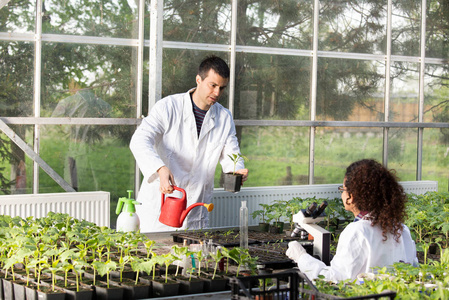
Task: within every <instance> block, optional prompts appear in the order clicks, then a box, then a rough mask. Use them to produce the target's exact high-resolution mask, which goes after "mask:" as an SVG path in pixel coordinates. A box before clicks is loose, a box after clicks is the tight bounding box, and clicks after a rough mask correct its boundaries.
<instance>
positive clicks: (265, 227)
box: [259, 222, 270, 232]
mask: <svg viewBox="0 0 449 300" xmlns="http://www.w3.org/2000/svg"><path fill="white" fill-rule="evenodd" d="M269 228H270V224H269V223H264V222H260V223H259V230H260V231H262V232H268V229H269Z"/></svg>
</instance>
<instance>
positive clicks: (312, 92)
mask: <svg viewBox="0 0 449 300" xmlns="http://www.w3.org/2000/svg"><path fill="white" fill-rule="evenodd" d="M319 13H320V1H319V0H315V1H314V3H313V44H312V71H311V76H312V78H311V81H310V120H311V121H315V120H316V94H317V85H318V83H317V80H318V79H317V74H318V24H319V22H318V20H319ZM315 133H316V127H314V126H312V127H310V130H309V184H313V183H314V174H315Z"/></svg>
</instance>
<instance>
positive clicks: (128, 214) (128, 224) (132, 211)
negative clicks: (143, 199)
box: [115, 190, 141, 232]
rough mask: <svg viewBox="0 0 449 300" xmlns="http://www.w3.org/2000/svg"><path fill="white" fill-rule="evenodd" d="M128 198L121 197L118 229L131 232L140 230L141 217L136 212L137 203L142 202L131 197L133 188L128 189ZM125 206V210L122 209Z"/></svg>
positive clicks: (117, 211)
mask: <svg viewBox="0 0 449 300" xmlns="http://www.w3.org/2000/svg"><path fill="white" fill-rule="evenodd" d="M127 192H128V198H125V197H122V198H119V200H118V204H117V209H116V210H115V213H116V214H120V215H119V216H118V218H117V231H122V232H130V231H138V230H139V228H140V219H139V216H138V215H137V214H136V207H135V205H136V204H141V203H140V202H137V201H135V200H134V199H131V193H132V192H133V191H132V190H128V191H127ZM122 207H123V211H122Z"/></svg>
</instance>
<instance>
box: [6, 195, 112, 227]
mask: <svg viewBox="0 0 449 300" xmlns="http://www.w3.org/2000/svg"><path fill="white" fill-rule="evenodd" d="M109 207H110V199H109V192H78V193H52V194H20V195H2V196H0V214H1V215H10V216H12V217H16V216H19V217H22V218H27V217H30V216H33V217H35V218H40V217H45V216H47V214H48V213H49V212H55V213H66V214H68V215H70V216H71V217H73V218H76V219H80V220H86V221H89V222H93V223H95V224H97V225H98V226H108V227H109V225H110V224H109V223H110V209H109Z"/></svg>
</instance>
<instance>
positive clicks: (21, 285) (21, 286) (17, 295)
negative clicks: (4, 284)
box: [12, 280, 26, 300]
mask: <svg viewBox="0 0 449 300" xmlns="http://www.w3.org/2000/svg"><path fill="white" fill-rule="evenodd" d="M12 285H13V289H14V299H16V300H20V299H26V296H25V285H26V282H24V281H22V280H16V281H13V282H12Z"/></svg>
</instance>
